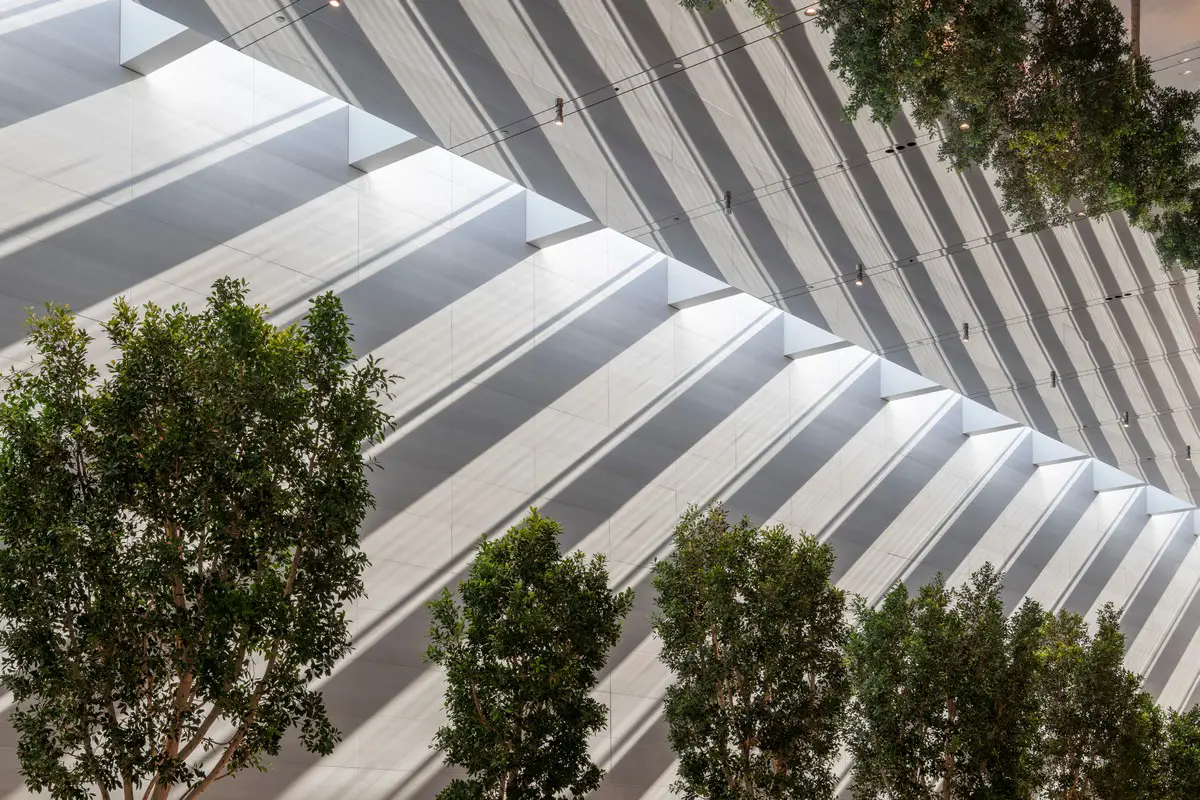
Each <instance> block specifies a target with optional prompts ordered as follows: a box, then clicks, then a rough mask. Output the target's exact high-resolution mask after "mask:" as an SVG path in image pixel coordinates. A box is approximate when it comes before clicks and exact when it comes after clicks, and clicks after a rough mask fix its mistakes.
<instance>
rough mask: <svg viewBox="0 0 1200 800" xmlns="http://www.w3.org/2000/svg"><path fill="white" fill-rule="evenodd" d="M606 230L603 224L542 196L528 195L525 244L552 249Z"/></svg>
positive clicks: (526, 196)
mask: <svg viewBox="0 0 1200 800" xmlns="http://www.w3.org/2000/svg"><path fill="white" fill-rule="evenodd" d="M603 227H604V226H603V225H602V224H600V222H598V221H596V220H594V219H589V218H588V217H585V216H584V215H583V214H580V213H578V212H576V211H572V210H571V209H569V208H567V207H566V206H563V205H559V204H558V203H556V202H554V201H553V200H547V199H546V198H545V197H542V196H541V195H540V194H534V193H533V192H525V241H527V242H529V243H530V244H531V245H533V246H534V247H549V246H550V245H552V244H558V243H560V242H565V241H567V240H568V239H574V238H576V237H579V236H584V235H586V234H589V233H594V232H596V231H598V230H601V229H603Z"/></svg>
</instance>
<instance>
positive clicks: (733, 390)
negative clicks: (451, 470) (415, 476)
mask: <svg viewBox="0 0 1200 800" xmlns="http://www.w3.org/2000/svg"><path fill="white" fill-rule="evenodd" d="M602 303H603V301H602ZM663 308H664V309H665V308H666V306H665V305H664V306H663ZM668 310H669V309H668ZM555 335H557V334H555ZM779 335H780V332H779V330H778V328H777V327H775V326H774V325H768V326H766V327H765V328H763V329H762V330H761V331H759V332H758V333H757V334H755V335H754V336H753V337H751V339H750V340H749V341H747V342H746V343H745V344H743V345H742V347H741V348H739V350H740V352H739V353H735V354H732V355H730V356H729V357H727V358H725V359H723V360H721V361H720V362H718V363H717V364H716V365H715V366H713V367H712V369H711V370H709V372H708V373H706V374H705V375H704V376H703V377H702V378H701V379H700V381H698V382H697V384H695V385H693V386H692V387H690V388H689V389H688V390H687V391H685V392H684V394H683V395H680V396H679V397H678V398H676V399H675V401H674V402H672V403H670V404H668V405H667V406H666V407H665V408H664V409H663V410H662V411H660V412H659V413H658V414H656V415H655V416H654V417H653V418H652V419H651V421H650V422H647V423H646V424H645V425H644V426H643V429H645V428H647V427H650V428H654V427H655V425H657V426H659V427H658V428H657V430H658V431H659V433H661V434H664V435H670V436H671V437H673V441H674V442H675V444H676V446H681V445H685V444H686V442H687V441H688V440H689V439H690V440H691V441H692V442H693V443H695V442H698V441H699V440H700V438H702V437H703V435H704V434H705V433H706V431H707V430H709V429H711V427H712V426H713V425H715V424H716V423H717V422H719V421H721V420H722V419H724V418H725V417H726V416H727V415H728V414H729V413H732V411H733V410H734V409H735V408H736V407H737V406H739V405H741V404H742V403H743V402H745V400H746V399H748V398H749V397H750V396H752V395H753V394H754V393H755V392H757V391H758V389H759V388H761V385H765V383H766V382H767V381H768V380H769V379H770V377H771V376H772V375H774V374H776V373H777V372H778V371H779V370H780V369H783V368H784V367H785V366H786V364H787V361H786V360H785V359H783V358H782V357H777V358H776V359H774V360H773V364H768V365H763V359H762V354H763V352H765V351H766V349H767V348H772V349H773V351H774V352H776V353H777V352H778V344H779ZM538 346H541V345H538ZM535 349H536V347H535ZM753 365H759V366H758V367H757V369H752V370H751V371H748V368H751V367H752V366H753ZM722 388H724V391H722ZM694 396H700V397H704V398H708V399H707V400H706V401H704V402H703V405H704V406H705V408H704V409H701V407H700V406H701V403H700V401H699V400H697V399H694ZM714 403H715V404H714ZM422 427H423V428H424V427H425V426H422ZM410 435H411V434H410ZM405 438H407V437H405ZM620 447H621V445H620V444H618V445H617V446H616V449H620ZM450 449H452V450H454V451H455V452H459V451H460V449H461V448H458V447H453V448H450ZM606 458H611V459H613V461H615V462H618V463H623V462H625V460H626V459H625V456H623V455H611V454H610V456H606ZM601 463H604V458H602V459H601ZM660 464H661V465H662V468H665V466H666V465H668V464H669V462H667V463H662V462H660ZM645 468H646V469H653V466H647V467H645ZM596 469H604V467H602V466H599V465H597V466H596V467H593V469H592V470H589V471H588V473H585V474H584V475H582V476H580V477H579V478H578V479H577V480H576V481H575V482H574V484H575V485H577V486H578V487H583V486H586V485H587V484H588V483H589V482H591V481H592V480H594V475H590V474H589V473H594V471H595V470H596ZM631 485H632V482H631V483H630V484H626V486H631ZM620 491H626V489H615V490H614V492H620ZM630 496H632V495H630ZM606 500H607V501H609V502H617V503H619V502H621V500H620V496H619V494H613V495H610V496H608V497H607V498H606ZM543 508H544V509H545V510H546V512H547V513H548V514H550V513H551V511H552V510H553V507H552V506H544V507H543ZM582 534H583V535H586V532H582ZM576 538H581V532H580V531H578V530H572V529H571V528H569V527H568V528H567V530H566V536H564V540H568V539H571V540H574V539H576ZM570 546H572V542H571V541H564V547H570ZM443 580H444V577H443V574H442V573H439V574H438V575H436V576H435V577H434V578H432V579H431V580H429V581H426V582H425V583H424V584H422V585H421V586H420V587H417V588H416V589H415V590H414V591H413V592H410V593H409V597H410V598H411V597H415V596H420V595H425V596H429V597H432V596H433V594H435V593H436V592H437V591H440V586H441V583H442V581H443ZM406 602H408V600H407V599H406V600H405V601H402V602H401V603H398V604H397V607H401V606H403V605H404V604H405V603H406ZM386 618H388V614H383V615H381V617H380V619H386ZM428 629H429V617H428V612H427V610H426V609H425V608H424V606H423V605H421V606H419V607H418V608H417V609H416V610H415V611H414V613H411V614H409V615H407V616H406V617H405V618H403V619H402V620H400V621H399V622H398V623H397V624H395V625H394V627H392V628H391V629H389V630H388V632H387V633H386V634H385V635H384V636H383V637H382V638H381V639H380V640H379V641H377V642H376V643H374V644H372V645H371V646H370V647H368V648H366V649H363V650H359V651H357V652H356V653H355V655H354V656H353V657H352V660H351V661H350V662H349V663H347V665H346V667H345V669H343V670H342V671H341V672H339V673H338V674H337V675H335V676H334V677H333V678H332V679H331V680H330V681H329V682H328V683H327V684H326V685H325V686H324V687H322V692H323V693H324V694H326V696H327V697H334V698H336V696H338V695H339V694H340V693H344V692H347V691H353V687H355V686H361V685H362V683H363V682H364V681H366V680H374V681H375V682H376V688H373V691H372V697H373V698H374V699H376V700H377V702H378V703H379V704H380V705H381V706H382V705H386V704H387V703H388V702H389V701H390V700H391V699H392V698H394V697H397V696H399V695H400V694H401V693H402V692H403V691H405V690H406V689H407V688H408V687H409V686H411V684H412V682H413V681H414V680H415V679H416V678H417V677H418V675H419V674H420V672H421V670H422V667H421V666H420V665H421V664H422V661H421V654H422V653H423V651H424V643H425V634H426V632H427V631H428ZM634 646H636V645H634ZM631 649H632V648H631ZM372 663H374V664H394V665H398V666H397V669H396V670H394V673H393V674H389V675H388V683H387V685H378V681H379V678H378V671H377V670H375V669H372V668H371V667H370V666H369V664H372ZM612 663H614V664H615V663H616V662H612ZM400 665H408V666H411V667H412V668H406V669H401V668H400ZM331 707H333V704H332V703H331ZM361 721H362V722H365V720H361ZM343 728H344V730H343V733H351V732H353V731H354V730H356V729H357V726H343Z"/></svg>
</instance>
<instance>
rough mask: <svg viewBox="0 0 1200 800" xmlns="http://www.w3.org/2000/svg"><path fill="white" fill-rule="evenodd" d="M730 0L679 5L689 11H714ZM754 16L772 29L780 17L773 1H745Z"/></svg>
mask: <svg viewBox="0 0 1200 800" xmlns="http://www.w3.org/2000/svg"><path fill="white" fill-rule="evenodd" d="M729 2H731V0H679V5H681V6H683V7H684V8H686V9H689V10H691V11H716V10H717V9H718V8H721V7H723V6H724V5H725V4H727V3H729ZM745 3H746V5H747V6H748V7H749V8H750V10H751V11H752V12H754V16H756V17H758V18H759V19H761V20H762V21H763V22H765V23H767V24H768V25H771V26H772V27H774V26H775V25H776V24H777V23H778V21H779V17H780V16H781V12H780V11H779V9H778V8H776V7H775V3H774V2H773V0H745Z"/></svg>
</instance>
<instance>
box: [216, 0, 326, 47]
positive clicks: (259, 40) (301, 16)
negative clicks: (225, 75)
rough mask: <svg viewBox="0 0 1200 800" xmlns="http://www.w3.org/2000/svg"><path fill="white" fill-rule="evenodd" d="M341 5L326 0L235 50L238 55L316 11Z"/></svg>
mask: <svg viewBox="0 0 1200 800" xmlns="http://www.w3.org/2000/svg"><path fill="white" fill-rule="evenodd" d="M341 4H342V2H341V0H328V2H325V3H322V4H321V5H319V6H317V7H316V8H314V9H312V10H311V11H306V12H304V13H303V14H301V15H300V16H298V17H296V18H295V19H294V20H292V21H291V22H288V23H287V24H286V25H280V26H279V27H278V28H276V29H275V30H273V31H269V32H267V33H264V34H263V35H262V36H259V37H258V38H257V39H251V40H250V41H248V42H246V43H245V44H244V45H242V46H241V47H239V48H237V50H238V52H239V53H240V52H242V51H243V50H245V49H246V48H247V47H250V46H251V45H256V44H258V43H259V42H261V41H262V40H263V39H266V38H267V37H268V36H274V35H275V34H277V33H279V32H280V31H282V30H287V29H288V28H290V27H292V26H293V25H295V24H296V23H297V22H300V21H302V20H304V19H307V18H308V17H311V16H312V15H313V14H316V13H317V12H318V11H321V10H323V9H326V8H338V7H339V6H341ZM293 5H294V4H293ZM276 13H277V12H276Z"/></svg>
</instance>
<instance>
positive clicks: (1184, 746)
mask: <svg viewBox="0 0 1200 800" xmlns="http://www.w3.org/2000/svg"><path fill="white" fill-rule="evenodd" d="M1164 730H1165V735H1164V738H1163V742H1162V746H1161V749H1160V750H1159V757H1158V760H1157V763H1158V770H1159V773H1158V779H1159V783H1158V786H1157V788H1158V790H1159V792H1160V794H1159V797H1161V798H1162V800H1193V799H1194V798H1197V797H1200V706H1193V707H1192V708H1191V710H1190V711H1174V710H1172V711H1169V712H1167V715H1166V719H1165V721H1164Z"/></svg>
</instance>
